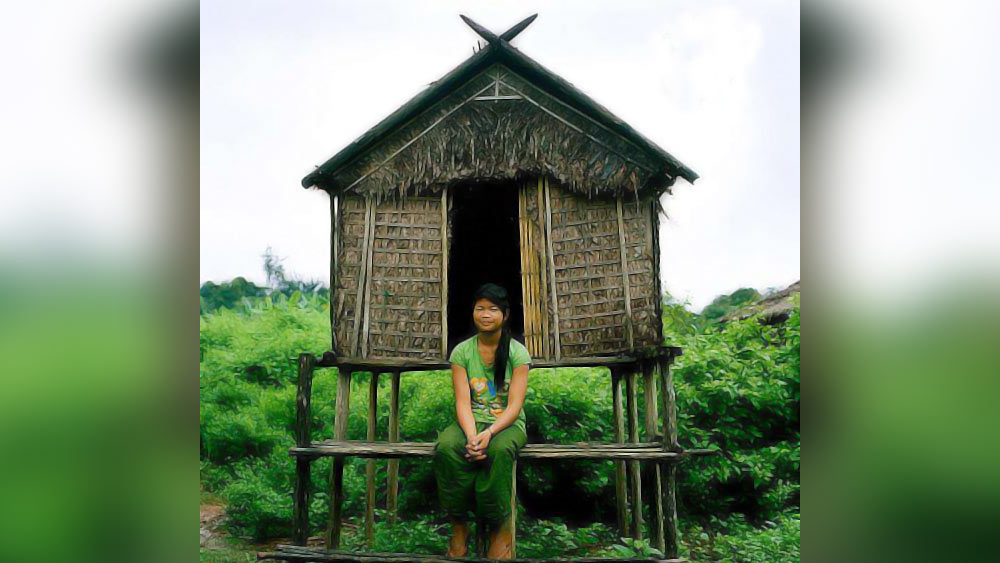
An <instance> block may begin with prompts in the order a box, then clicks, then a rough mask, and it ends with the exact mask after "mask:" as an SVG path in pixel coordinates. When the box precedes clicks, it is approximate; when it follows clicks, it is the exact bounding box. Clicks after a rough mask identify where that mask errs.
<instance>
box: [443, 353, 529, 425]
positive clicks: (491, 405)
mask: <svg viewBox="0 0 1000 563" xmlns="http://www.w3.org/2000/svg"><path fill="white" fill-rule="evenodd" d="M478 338H479V335H475V336H472V337H470V338H468V339H466V340H463V341H462V342H461V343H459V345H458V346H455V349H454V350H452V352H451V357H450V358H448V361H449V362H451V363H453V364H457V365H460V366H462V367H463V368H465V373H466V374H467V375H468V377H469V394H470V396H471V398H472V417H473V418H474V419H475V420H476V421H477V422H486V423H492V422H494V421H496V419H497V417H498V416H499V415H500V414H502V413H503V411H504V409H505V408H507V394H508V393H509V392H510V380H511V378H512V377H513V376H514V368H516V367H518V366H523V365H525V364H530V363H531V355H530V354H528V349H527V348H525V347H524V344H521V343H520V342H518V341H517V340H514V339H513V338H512V339H511V340H510V348H508V350H509V352H508V355H507V376H506V377H505V378H504V382H503V389H501V390H500V392H499V393H497V391H496V389H495V384H494V382H493V375H494V374H493V365H492V364H491V365H489V366H486V365H483V359H482V357H480V356H479V340H478ZM525 420H526V419H525V417H524V407H523V406H522V408H521V412H520V413H519V414H518V415H517V419H515V420H514V426H517V427H518V428H520V429H521V431H522V432H525V433H527V431H526V430H525Z"/></svg>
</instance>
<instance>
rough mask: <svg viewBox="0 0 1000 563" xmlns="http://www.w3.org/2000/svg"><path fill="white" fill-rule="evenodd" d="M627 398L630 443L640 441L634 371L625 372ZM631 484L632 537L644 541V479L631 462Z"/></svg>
mask: <svg viewBox="0 0 1000 563" xmlns="http://www.w3.org/2000/svg"><path fill="white" fill-rule="evenodd" d="M625 397H626V399H627V401H628V433H629V440H628V441H629V442H631V443H633V444H634V443H637V442H638V441H639V404H638V403H639V401H638V399H637V397H636V372H635V370H634V369H630V370H627V371H626V372H625ZM628 471H629V482H630V484H631V486H632V491H631V494H630V498H631V500H632V537H633V538H635V539H637V540H641V539H642V522H643V519H642V477H641V476H640V474H639V462H638V460H636V461H629V462H628Z"/></svg>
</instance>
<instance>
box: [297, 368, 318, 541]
mask: <svg viewBox="0 0 1000 563" xmlns="http://www.w3.org/2000/svg"><path fill="white" fill-rule="evenodd" d="M315 365H316V358H315V356H313V355H312V354H299V384H298V394H297V396H296V398H295V444H296V445H298V446H299V447H305V446H308V445H309V442H310V428H309V411H310V409H311V406H312V377H313V367H314V366H315ZM311 461H312V460H310V459H305V458H302V457H298V458H296V459H295V497H294V499H293V504H294V507H293V511H294V519H295V538H294V540H293V541H294V542H295V543H296V544H297V545H306V541H307V540H308V539H309V488H310V484H311V481H312V471H311V467H310V462H311Z"/></svg>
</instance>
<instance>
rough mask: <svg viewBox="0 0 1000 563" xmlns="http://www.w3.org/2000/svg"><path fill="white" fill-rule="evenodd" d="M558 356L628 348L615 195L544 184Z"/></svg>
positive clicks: (572, 355)
mask: <svg viewBox="0 0 1000 563" xmlns="http://www.w3.org/2000/svg"><path fill="white" fill-rule="evenodd" d="M549 196H550V206H551V213H552V257H553V266H554V268H555V280H556V284H555V285H556V295H557V296H558V307H559V310H558V313H559V341H560V349H561V351H562V357H565V358H572V357H580V356H592V355H596V354H608V353H615V352H621V351H625V350H628V348H629V347H628V340H627V333H626V322H625V291H624V286H623V285H622V260H621V245H620V242H619V241H620V237H619V232H618V208H617V205H616V203H615V200H613V199H612V200H610V201H608V200H606V199H605V200H589V199H587V198H584V197H580V196H579V195H577V194H574V193H572V192H568V191H566V190H563V189H560V188H558V187H557V186H555V185H551V184H550V187H549Z"/></svg>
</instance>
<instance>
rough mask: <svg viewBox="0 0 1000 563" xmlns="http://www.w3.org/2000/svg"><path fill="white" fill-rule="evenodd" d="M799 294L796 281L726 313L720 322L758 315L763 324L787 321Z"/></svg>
mask: <svg viewBox="0 0 1000 563" xmlns="http://www.w3.org/2000/svg"><path fill="white" fill-rule="evenodd" d="M799 293H800V289H799V282H798V281H797V282H795V283H793V284H792V285H790V286H788V287H786V288H785V289H782V290H781V291H778V292H775V293H773V294H771V295H768V296H767V297H764V298H763V299H761V300H759V301H757V302H755V303H753V304H751V305H748V306H746V307H743V308H741V309H738V310H736V311H732V312H730V313H727V314H726V315H725V316H724V317H722V319H720V320H721V321H723V322H727V321H732V320H735V319H740V320H742V319H748V318H750V317H753V316H755V315H759V316H760V319H761V322H762V323H764V324H779V323H783V322H785V321H786V320H787V319H788V316H789V315H790V314H791V311H792V309H794V308H795V304H794V302H793V300H794V297H795V296H796V295H798V294H799Z"/></svg>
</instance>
